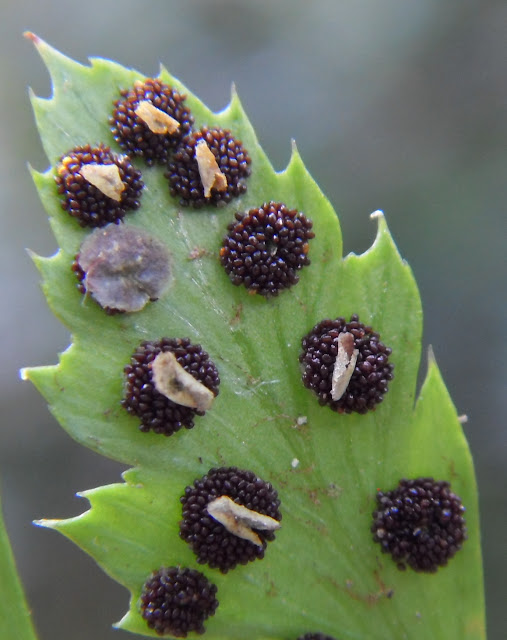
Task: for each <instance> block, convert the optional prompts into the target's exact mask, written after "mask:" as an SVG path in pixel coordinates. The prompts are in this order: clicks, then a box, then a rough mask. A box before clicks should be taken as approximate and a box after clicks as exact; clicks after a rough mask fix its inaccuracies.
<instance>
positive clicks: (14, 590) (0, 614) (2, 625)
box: [0, 501, 37, 640]
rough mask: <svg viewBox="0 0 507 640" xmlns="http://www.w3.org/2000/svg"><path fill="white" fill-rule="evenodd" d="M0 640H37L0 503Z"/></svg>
mask: <svg viewBox="0 0 507 640" xmlns="http://www.w3.org/2000/svg"><path fill="white" fill-rule="evenodd" d="M0 638H16V640H37V635H36V633H35V629H34V627H33V623H32V616H31V614H30V611H29V609H28V604H27V602H26V599H25V594H24V593H23V587H22V586H21V581H20V579H19V576H18V572H17V570H16V563H15V562H14V556H13V553H12V549H11V545H10V543H9V538H8V537H7V531H6V530H5V526H4V522H3V516H2V504H1V501H0Z"/></svg>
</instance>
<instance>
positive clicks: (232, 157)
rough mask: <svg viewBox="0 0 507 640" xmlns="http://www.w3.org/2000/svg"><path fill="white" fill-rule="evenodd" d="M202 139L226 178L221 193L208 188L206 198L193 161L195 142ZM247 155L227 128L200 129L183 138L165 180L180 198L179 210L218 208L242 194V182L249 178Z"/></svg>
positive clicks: (244, 187) (239, 142) (196, 166)
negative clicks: (208, 195)
mask: <svg viewBox="0 0 507 640" xmlns="http://www.w3.org/2000/svg"><path fill="white" fill-rule="evenodd" d="M200 140H204V141H205V142H206V144H207V146H208V148H209V149H210V151H211V152H212V153H213V155H214V157H215V160H216V162H217V165H218V168H219V169H220V171H221V172H222V173H223V174H224V176H225V177H226V179H227V187H226V188H225V190H223V191H218V190H217V189H215V188H212V189H211V193H210V197H209V198H206V197H205V196H204V188H203V184H202V181H201V176H200V173H199V167H198V164H197V160H196V158H195V149H196V146H197V143H198V142H199V141H200ZM250 163H251V160H250V156H249V155H248V152H247V151H246V149H245V148H244V147H243V144H242V143H241V141H240V140H236V139H235V138H234V136H233V135H232V133H231V132H230V131H229V130H227V129H219V128H212V129H210V128H208V127H203V128H202V129H200V130H199V131H194V132H193V133H191V134H189V135H188V136H186V138H185V139H184V140H182V142H181V145H180V147H179V148H178V150H177V151H176V153H175V154H174V155H173V157H172V159H171V162H170V163H169V169H168V171H167V173H166V177H167V179H168V180H169V190H170V192H171V195H172V196H173V197H179V198H180V204H181V205H182V206H183V207H188V206H190V205H191V206H193V207H194V208H196V209H198V208H200V207H203V206H205V205H209V204H212V205H215V206H222V205H225V204H227V203H228V202H230V201H231V200H232V199H233V198H237V197H238V196H240V195H242V194H243V193H245V192H246V184H245V182H244V180H245V179H246V178H247V177H248V176H249V175H250Z"/></svg>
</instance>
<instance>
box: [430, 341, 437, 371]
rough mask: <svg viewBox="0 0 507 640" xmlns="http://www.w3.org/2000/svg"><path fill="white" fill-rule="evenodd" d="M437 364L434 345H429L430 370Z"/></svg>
mask: <svg viewBox="0 0 507 640" xmlns="http://www.w3.org/2000/svg"><path fill="white" fill-rule="evenodd" d="M436 364H437V359H436V358H435V352H434V351H433V345H431V344H430V345H428V369H431V367H432V366H434V365H436Z"/></svg>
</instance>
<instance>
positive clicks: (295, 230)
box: [220, 202, 315, 297]
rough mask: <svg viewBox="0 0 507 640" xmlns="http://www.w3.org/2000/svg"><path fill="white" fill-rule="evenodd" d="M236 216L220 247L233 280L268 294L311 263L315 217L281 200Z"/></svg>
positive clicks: (287, 283)
mask: <svg viewBox="0 0 507 640" xmlns="http://www.w3.org/2000/svg"><path fill="white" fill-rule="evenodd" d="M235 217H236V220H235V221H234V222H231V223H230V224H229V226H228V227H227V230H228V234H227V235H226V236H225V238H224V241H223V246H222V248H221V249H220V262H221V264H222V266H223V267H224V269H225V271H226V272H227V274H228V275H229V278H230V280H231V282H232V283H233V284H234V285H237V286H239V285H244V286H245V287H246V288H247V289H248V290H249V291H250V292H251V293H260V294H262V295H263V296H266V297H269V296H277V295H278V293H279V292H280V291H281V290H282V289H287V288H289V287H291V286H292V285H293V284H296V283H297V282H298V281H299V274H298V271H299V270H300V269H302V268H303V267H304V266H306V265H309V264H310V260H309V258H308V250H309V244H308V242H309V240H311V239H312V238H313V237H315V234H314V233H313V231H312V221H311V220H309V219H308V218H307V217H306V216H305V215H304V214H302V213H299V212H298V211H297V210H296V209H289V208H288V207H287V206H286V205H285V204H283V203H281V202H267V203H265V204H263V205H262V207H259V208H258V209H251V210H250V211H248V212H247V213H246V214H242V213H236V214H235Z"/></svg>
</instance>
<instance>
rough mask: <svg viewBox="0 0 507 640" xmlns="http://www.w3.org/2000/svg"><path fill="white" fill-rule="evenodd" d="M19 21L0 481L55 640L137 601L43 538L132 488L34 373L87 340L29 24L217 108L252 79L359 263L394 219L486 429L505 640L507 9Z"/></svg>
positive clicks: (32, 11)
mask: <svg viewBox="0 0 507 640" xmlns="http://www.w3.org/2000/svg"><path fill="white" fill-rule="evenodd" d="M0 7H1V19H0V87H1V89H0V90H1V92H2V99H1V101H0V109H1V120H0V203H1V204H0V210H1V221H2V229H1V236H0V238H1V243H2V244H1V251H0V260H1V265H0V279H1V287H2V290H1V299H2V300H3V302H2V314H1V323H2V324H1V329H2V330H1V334H0V335H1V341H2V342H1V344H2V367H1V372H0V376H1V378H0V380H1V385H0V402H1V411H2V421H1V429H0V477H1V483H2V492H3V500H4V511H5V516H6V520H7V525H8V530H9V533H10V536H11V539H12V542H13V545H14V551H15V553H16V557H17V561H18V564H19V568H20V570H21V574H22V577H23V581H24V584H25V587H26V590H27V593H28V598H29V600H30V603H31V606H32V608H33V611H34V617H35V621H36V624H37V627H38V629H39V632H40V637H41V640H49V639H50V638H51V639H53V640H58V639H64V638H65V639H67V638H73V640H84V639H85V638H86V639H90V638H94V639H95V640H106V639H108V638H113V637H117V638H118V637H127V635H126V634H124V633H122V632H117V631H113V630H111V629H110V623H111V621H113V620H117V619H119V617H121V615H122V613H123V610H124V607H125V605H126V599H127V598H126V593H124V591H123V589H122V588H121V587H119V586H118V585H116V584H115V583H113V582H112V581H111V580H110V579H109V578H107V577H106V576H105V575H103V574H102V573H101V571H100V570H99V569H97V568H96V567H95V566H94V564H93V562H92V561H91V560H90V559H89V558H88V557H87V556H85V555H84V554H83V553H82V552H80V551H79V550H78V549H77V548H74V547H73V546H72V545H71V544H70V543H69V542H67V541H65V540H64V539H63V538H62V537H60V536H58V535H57V534H55V533H52V532H50V531H45V530H40V529H36V528H35V527H33V526H32V525H31V520H32V519H33V518H38V517H43V516H46V517H52V516H53V517H60V516H69V515H73V514H77V513H79V512H80V511H81V510H82V509H83V507H85V503H84V502H80V501H79V500H78V499H77V498H75V497H74V493H75V492H76V491H79V490H82V489H86V488H90V487H93V486H97V485H99V484H102V483H108V482H115V481H117V480H118V479H119V474H120V472H121V470H122V467H121V466H120V465H118V464H116V463H113V462H111V461H108V460H105V459H102V458H100V457H99V456H97V455H95V454H93V453H91V452H89V451H87V450H85V449H83V448H81V447H79V446H78V445H77V444H75V443H74V442H73V441H71V439H70V438H69V437H68V436H67V435H66V434H65V433H64V431H63V430H61V429H60V428H59V427H58V425H57V424H56V423H55V422H54V421H53V420H52V418H51V417H50V415H49V414H48V411H47V409H46V407H45V403H44V402H43V400H42V399H41V398H40V397H39V396H38V394H37V393H36V392H35V390H34V389H33V388H32V387H31V386H30V385H29V384H22V383H20V382H19V380H18V377H17V370H18V368H19V367H21V366H23V365H26V364H46V363H53V362H55V361H56V353H57V352H58V351H59V350H63V349H64V348H65V347H66V346H67V344H68V335H67V333H66V331H65V330H64V329H63V328H62V327H61V326H60V325H59V324H58V322H57V321H56V320H55V319H54V318H53V317H52V315H51V313H50V312H49V311H48V309H47V308H46V304H45V302H44V299H43V296H42V293H41V292H40V289H39V284H38V280H39V278H38V274H37V272H36V270H35V268H34V267H33V265H32V264H31V262H30V260H29V258H28V256H27V254H26V253H25V251H24V248H25V247H30V248H31V249H33V250H35V251H37V252H38V253H41V254H43V255H50V254H52V253H53V252H54V250H55V249H56V246H55V242H54V239H53V238H52V236H51V233H50V230H49V226H48V224H47V220H46V216H45V214H44V212H43V210H42V207H41V205H40V204H39V202H38V199H37V195H36V192H35V188H34V187H33V185H32V183H31V179H30V177H29V175H28V172H27V169H26V162H27V161H29V162H30V163H31V164H33V165H34V166H35V167H36V168H37V169H41V170H43V169H45V168H46V167H47V161H46V159H45V157H44V154H43V152H42V149H41V146H40V143H39V141H38V136H37V133H36V130H35V127H34V124H33V118H32V114H31V109H30V106H29V102H28V98H27V91H26V87H27V85H30V86H31V87H33V89H34V90H35V92H36V93H37V94H40V95H44V96H47V95H49V93H50V87H49V79H48V75H47V72H46V71H45V69H44V67H43V65H42V63H41V61H40V60H39V58H38V56H37V54H36V52H35V51H34V50H33V47H32V45H31V44H30V43H29V42H27V41H25V40H23V39H22V37H21V32H22V31H23V30H25V29H30V30H32V31H35V32H36V33H38V34H39V35H40V36H41V37H43V38H44V39H46V40H48V41H49V42H50V43H52V44H53V45H54V46H56V47H57V48H59V49H61V50H62V51H64V52H65V53H67V54H68V55H70V56H72V57H74V58H77V59H78V60H80V61H82V62H86V56H87V55H94V56H104V57H109V58H112V59H115V60H117V61H118V62H121V63H122V64H124V65H126V66H133V67H136V68H138V69H139V70H140V71H142V72H144V73H145V74H146V75H153V74H156V73H157V70H158V62H159V61H162V62H163V63H165V64H166V66H167V67H168V68H170V69H171V71H172V72H173V73H174V74H175V75H176V76H178V77H180V78H181V79H182V80H183V81H184V82H185V83H186V84H187V86H188V87H189V88H190V89H192V90H193V91H194V92H195V93H197V94H198V95H199V96H200V97H201V98H202V99H203V100H204V101H205V102H207V103H208V104H209V105H210V106H211V107H212V108H213V109H219V108H222V107H223V106H224V105H225V104H226V102H227V100H228V96H229V88H230V82H231V81H232V80H234V81H235V82H236V84H237V88H238V91H239V93H240V96H241V98H242V100H243V103H244V105H245V107H246V110H247V112H248V113H249V115H250V117H251V120H252V122H253V124H254V126H255V127H256V129H257V133H258V135H259V138H260V141H261V144H262V145H263V146H264V148H265V150H266V152H267V153H268V155H269V156H270V158H271V160H272V162H273V163H274V165H275V167H276V168H278V169H280V168H283V167H284V166H285V164H286V162H287V160H288V157H289V149H290V145H289V141H290V138H292V137H295V138H296V139H297V142H298V146H299V149H300V151H301V154H302V156H303V159H304V160H305V162H306V164H307V166H308V167H309V169H310V171H311V172H312V174H313V175H314V177H315V178H316V179H317V180H318V182H319V183H320V185H321V187H322V188H323V190H324V192H325V193H326V194H327V195H328V197H329V198H330V199H331V201H332V202H333V204H334V205H335V207H336V209H337V211H338V212H339V214H340V218H341V222H342V226H343V231H344V238H345V250H346V252H349V251H355V252H356V253H357V252H361V251H363V250H364V249H366V248H367V247H368V246H369V244H370V243H371V241H372V239H373V236H374V231H375V225H374V224H373V223H372V222H370V221H369V218H368V214H369V213H370V212H371V211H373V210H375V209H378V208H380V209H383V210H384V211H385V213H386V216H387V219H388V222H389V225H390V228H391V231H392V233H393V234H394V237H395V239H396V241H397V243H398V246H399V247H400V250H401V252H402V254H403V256H404V257H405V258H406V259H407V260H408V261H409V263H410V264H411V266H412V268H413V270H414V273H415V276H416V278H417V280H418V283H419V287H420V290H421V295H422V300H423V305H424V310H425V345H428V343H430V342H431V344H432V345H433V347H434V350H435V353H436V356H437V359H438V362H439V364H440V366H441V368H442V371H443V374H444V378H445V380H446V382H447V385H448V387H449V390H450V392H451V395H452V397H453V399H454V401H455V403H456V405H457V407H458V410H459V411H460V412H463V413H467V414H468V415H469V417H470V421H469V422H468V424H467V425H465V431H466V433H467V436H468V438H469V441H470V444H471V448H472V451H473V455H474V458H475V462H476V465H477V473H478V478H479V487H480V493H481V513H482V532H483V550H484V559H485V571H486V578H487V581H486V587H487V601H488V608H489V610H488V613H489V629H490V638H503V637H505V635H504V634H505V624H504V630H503V632H502V629H501V627H502V623H504V618H505V574H506V572H507V561H506V556H507V554H506V552H505V551H506V549H505V531H506V529H507V517H506V509H505V507H506V502H505V487H506V464H505V460H506V455H505V454H506V440H507V438H506V431H505V427H504V424H505V415H506V401H505V398H506V394H505V388H506V384H505V383H506V368H505V363H506V358H505V350H504V347H505V342H506V335H505V334H506V330H505V329H506V324H505V315H506V313H505V312H506V305H505V297H504V280H505V276H506V273H505V271H506V269H505V249H504V245H505V223H504V220H505V195H506V193H505V190H504V189H502V187H505V179H506V169H507V162H506V156H505V148H506V142H507V140H506V138H507V136H506V133H507V131H506V128H507V118H506V115H507V110H506V98H507V84H506V71H507V68H506V67H507V65H506V60H507V51H506V38H505V26H506V24H507V4H506V3H505V2H502V1H498V2H494V1H493V0H489V1H488V0H482V1H476V2H471V1H467V0H460V1H456V2H453V1H448V2H441V1H439V0H425V1H422V0H421V1H417V2H415V1H412V2H411V1H408V2H407V1H406V0H399V1H397V0H383V1H382V2H379V0H363V1H359V0H349V1H345V2H332V1H331V0H329V1H317V2H298V1H295V2H289V1H285V0H284V1H277V2H275V1H273V0H272V1H267V0H266V1H265V2H241V1H237V2H227V1H213V0H208V1H204V0H202V1H195V2H184V1H178V2H158V1H154V0H143V1H142V2H139V0H136V1H131V0H128V1H123V2H114V1H113V0H87V1H86V2H77V1H75V0H66V1H63V0H59V1H54V2H41V1H40V0H26V1H21V2H9V0H0ZM303 122H304V123H305V125H304V126H302V123H303ZM502 196H503V197H502ZM502 391H503V393H502ZM450 615H452V612H450ZM2 640H3V639H2ZM6 640H8V639H6ZM9 640H10V639H9Z"/></svg>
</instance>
